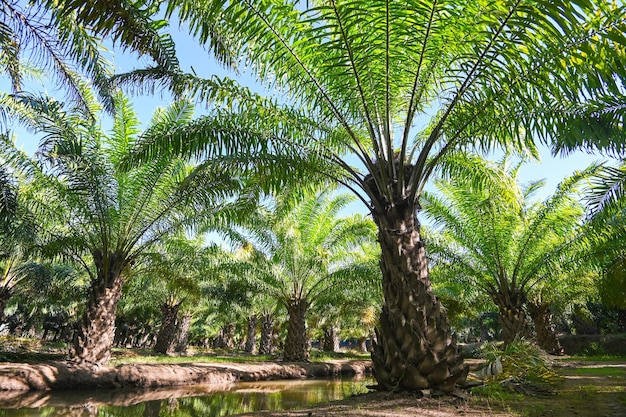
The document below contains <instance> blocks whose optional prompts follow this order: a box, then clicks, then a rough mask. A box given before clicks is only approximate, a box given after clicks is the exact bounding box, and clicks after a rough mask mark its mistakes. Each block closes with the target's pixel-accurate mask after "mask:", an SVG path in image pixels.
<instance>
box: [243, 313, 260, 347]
mask: <svg viewBox="0 0 626 417" xmlns="http://www.w3.org/2000/svg"><path fill="white" fill-rule="evenodd" d="M256 322H257V317H256V315H253V316H250V317H249V318H248V334H247V336H246V346H245V349H244V350H245V351H246V352H248V353H251V354H253V355H254V354H256Z"/></svg>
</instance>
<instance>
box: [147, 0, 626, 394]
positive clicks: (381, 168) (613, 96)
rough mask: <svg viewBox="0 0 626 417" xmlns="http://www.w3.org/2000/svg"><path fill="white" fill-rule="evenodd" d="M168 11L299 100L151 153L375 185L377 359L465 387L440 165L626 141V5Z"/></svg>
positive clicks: (251, 4)
mask: <svg viewBox="0 0 626 417" xmlns="http://www.w3.org/2000/svg"><path fill="white" fill-rule="evenodd" d="M168 12H169V13H171V15H172V16H173V15H174V14H175V13H177V14H178V18H179V19H180V20H181V21H183V22H184V23H186V24H188V26H189V28H190V32H191V33H192V34H193V35H194V36H197V38H198V40H199V42H200V43H202V44H204V43H206V40H207V39H210V37H211V32H210V29H211V28H214V27H215V26H216V25H219V26H220V27H221V28H224V29H225V31H224V33H229V34H230V36H231V37H232V42H231V43H230V45H232V48H233V49H232V51H233V54H234V56H236V57H241V62H243V63H245V64H246V65H248V64H250V67H251V68H252V69H253V70H254V71H255V73H256V74H257V75H258V76H259V78H260V79H262V80H264V81H267V82H268V84H270V85H271V86H272V87H275V88H279V89H280V88H282V89H283V90H284V91H285V92H286V94H285V97H287V100H289V104H293V107H294V108H286V106H283V107H279V108H277V107H276V106H275V107H273V108H271V109H268V108H266V107H264V108H263V109H260V108H259V106H256V107H255V105H256V104H258V101H257V102H255V101H254V100H247V101H244V100H238V101H237V103H236V106H234V107H231V110H232V111H228V109H221V110H218V111H214V112H212V113H211V114H210V115H209V116H207V117H206V118H205V119H204V120H203V122H202V123H203V127H204V135H202V136H198V138H199V139H200V138H201V140H199V141H189V140H188V139H187V136H186V133H185V132H183V131H180V132H172V134H171V135H170V136H169V138H168V139H167V140H166V141H165V142H164V143H161V144H160V145H158V144H155V143H154V142H153V141H150V142H149V143H146V146H145V147H144V148H143V150H144V152H143V155H144V156H142V157H138V159H141V158H145V157H146V156H145V155H150V154H152V155H154V149H155V148H161V149H163V150H164V152H171V150H172V149H176V151H178V152H180V153H182V154H186V155H194V156H196V157H198V156H207V155H210V154H212V153H214V152H222V151H224V150H227V151H229V152H232V154H233V155H236V156H237V158H239V159H240V160H247V161H253V162H255V163H256V164H251V165H254V166H256V167H257V168H258V167H259V166H260V165H262V163H274V162H277V163H276V164H273V165H272V169H271V171H270V170H269V169H268V168H267V165H263V167H262V168H259V171H260V172H261V173H265V174H266V175H265V176H266V178H267V177H268V176H269V177H270V178H271V180H272V184H273V185H274V186H276V183H277V182H279V181H280V180H281V179H282V180H287V179H290V178H292V177H293V174H294V173H295V174H302V173H303V172H307V171H308V172H309V174H308V175H309V176H310V175H312V174H311V173H312V172H318V173H319V172H321V173H322V174H325V175H328V176H330V177H332V178H334V179H336V180H338V181H339V182H341V183H342V184H344V185H345V186H346V187H348V188H349V189H350V190H352V191H354V192H355V193H356V194H357V195H359V197H360V198H361V200H362V201H363V203H364V204H365V205H366V206H367V208H368V209H369V211H370V212H371V214H372V216H373V219H374V221H375V222H376V225H377V226H378V233H379V235H378V240H379V242H380V245H381V249H382V255H381V269H382V272H383V292H384V297H385V303H384V306H383V309H382V312H381V319H380V325H379V328H378V343H377V344H376V347H375V349H374V352H373V355H372V358H373V361H374V369H375V371H374V373H375V377H376V379H377V381H378V383H379V387H380V388H381V389H385V390H403V389H408V390H419V389H425V388H439V389H442V390H444V391H451V390H453V389H454V386H455V383H456V382H457V381H458V380H460V379H462V378H463V376H464V375H465V374H466V372H467V370H466V368H464V367H463V365H462V360H461V359H460V357H459V355H458V351H457V348H456V344H455V342H454V340H453V337H452V334H451V331H450V326H449V324H448V321H447V319H446V317H445V314H443V313H442V309H441V306H440V303H439V301H438V299H437V298H436V297H435V295H434V294H433V292H432V289H431V283H430V279H429V273H428V265H427V260H426V252H425V248H424V244H423V241H422V237H421V234H420V223H419V221H418V219H417V212H418V210H419V207H420V205H419V200H420V198H421V196H422V192H423V190H424V186H425V185H426V184H427V183H428V181H429V180H430V178H431V177H432V176H433V174H435V173H438V172H441V171H447V172H448V173H454V172H455V169H454V168H455V166H457V165H456V164H454V161H455V156H456V154H457V153H458V152H459V151H462V150H464V149H466V148H472V147H473V148H478V149H489V148H491V147H493V146H496V145H504V146H507V145H508V146H512V147H514V148H518V149H524V148H526V149H527V150H529V151H530V152H535V148H534V144H533V141H534V140H535V139H539V140H541V141H544V142H548V143H552V141H554V140H555V139H558V138H564V139H565V138H573V139H574V140H579V139H580V138H581V137H587V138H589V139H588V140H589V141H592V142H593V141H605V142H606V141H608V142H610V143H612V144H613V146H614V148H615V149H619V150H623V149H624V140H623V135H622V127H621V120H622V117H623V115H624V110H625V109H624V107H623V105H621V104H620V103H623V101H624V100H623V98H624V91H623V88H622V86H621V83H620V81H619V80H621V79H624V76H625V75H626V74H625V73H624V71H625V69H624V68H626V66H624V65H623V63H624V62H625V61H626V59H625V50H624V44H626V39H625V38H624V33H625V30H624V28H625V26H626V22H625V21H624V16H625V15H626V14H625V13H624V5H623V4H616V3H613V2H608V1H606V0H592V1H586V0H584V1H583V0H580V1H578V0H574V1H569V0H568V1H565V0H554V1H549V2H545V1H529V2H522V1H519V0H503V1H495V2H486V1H484V0H470V1H464V2H457V1H451V0H405V1H389V0H367V1H366V0H362V1H356V2H355V1H344V0H330V1H321V0H320V1H310V2H300V1H296V0H243V1H237V2H232V1H225V0H205V1H202V2H197V1H190V0H171V1H169V2H168ZM243 22H245V24H243ZM235 112H236V114H234V113H235ZM198 127H199V128H200V124H199V125H198ZM218 127H219V128H218ZM140 154H142V153H140ZM246 155H249V156H250V157H249V158H247V159H246V158H245V156H246ZM307 155H308V156H309V157H308V158H306V156H307ZM289 159H291V160H292V162H286V161H288V160H289ZM313 162H316V164H313ZM249 163H250V162H249ZM294 167H301V170H300V171H298V170H295V168H294ZM286 168H289V169H291V171H288V174H286V173H285V170H286ZM302 171H303V172H302Z"/></svg>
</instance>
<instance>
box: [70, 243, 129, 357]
mask: <svg viewBox="0 0 626 417" xmlns="http://www.w3.org/2000/svg"><path fill="white" fill-rule="evenodd" d="M93 258H94V264H95V266H96V270H97V276H96V280H95V281H94V282H92V284H91V287H90V290H89V298H88V299H87V307H86V309H85V313H84V314H83V317H82V319H81V323H80V326H79V328H78V331H77V332H76V334H75V337H74V343H73V346H72V348H71V349H70V358H71V360H73V361H74V362H76V363H81V364H92V365H96V366H101V365H105V364H106V363H107V362H108V361H109V360H110V358H111V347H112V346H113V342H114V339H115V311H116V309H117V304H118V302H119V300H120V297H121V296H122V286H123V285H124V280H123V278H122V271H123V270H124V267H125V266H126V260H125V259H124V257H123V256H121V255H120V254H117V253H111V254H109V256H107V257H104V256H103V255H102V252H99V251H95V252H94V253H93Z"/></svg>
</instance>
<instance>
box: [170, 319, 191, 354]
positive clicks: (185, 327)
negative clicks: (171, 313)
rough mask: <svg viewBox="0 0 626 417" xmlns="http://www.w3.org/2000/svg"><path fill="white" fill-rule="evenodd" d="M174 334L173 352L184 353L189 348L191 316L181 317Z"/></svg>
mask: <svg viewBox="0 0 626 417" xmlns="http://www.w3.org/2000/svg"><path fill="white" fill-rule="evenodd" d="M177 327H178V331H177V333H176V347H175V348H174V350H175V351H176V352H179V353H186V352H187V349H188V348H189V329H190V328H191V314H185V315H183V317H181V319H180V321H179V324H178V326H177Z"/></svg>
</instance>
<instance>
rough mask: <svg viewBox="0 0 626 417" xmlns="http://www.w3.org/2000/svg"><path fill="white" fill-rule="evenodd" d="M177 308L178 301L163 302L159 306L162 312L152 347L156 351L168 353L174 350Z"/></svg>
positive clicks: (176, 332)
mask: <svg viewBox="0 0 626 417" xmlns="http://www.w3.org/2000/svg"><path fill="white" fill-rule="evenodd" d="M179 309H180V303H176V304H169V303H164V304H163V305H162V306H161V312H162V313H163V316H162V318H161V327H160V328H159V332H158V333H157V340H156V343H155V344H154V349H153V350H154V351H155V352H156V353H164V354H169V353H172V352H173V351H174V347H175V345H176V341H177V336H178V326H177V324H178V311H179Z"/></svg>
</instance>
